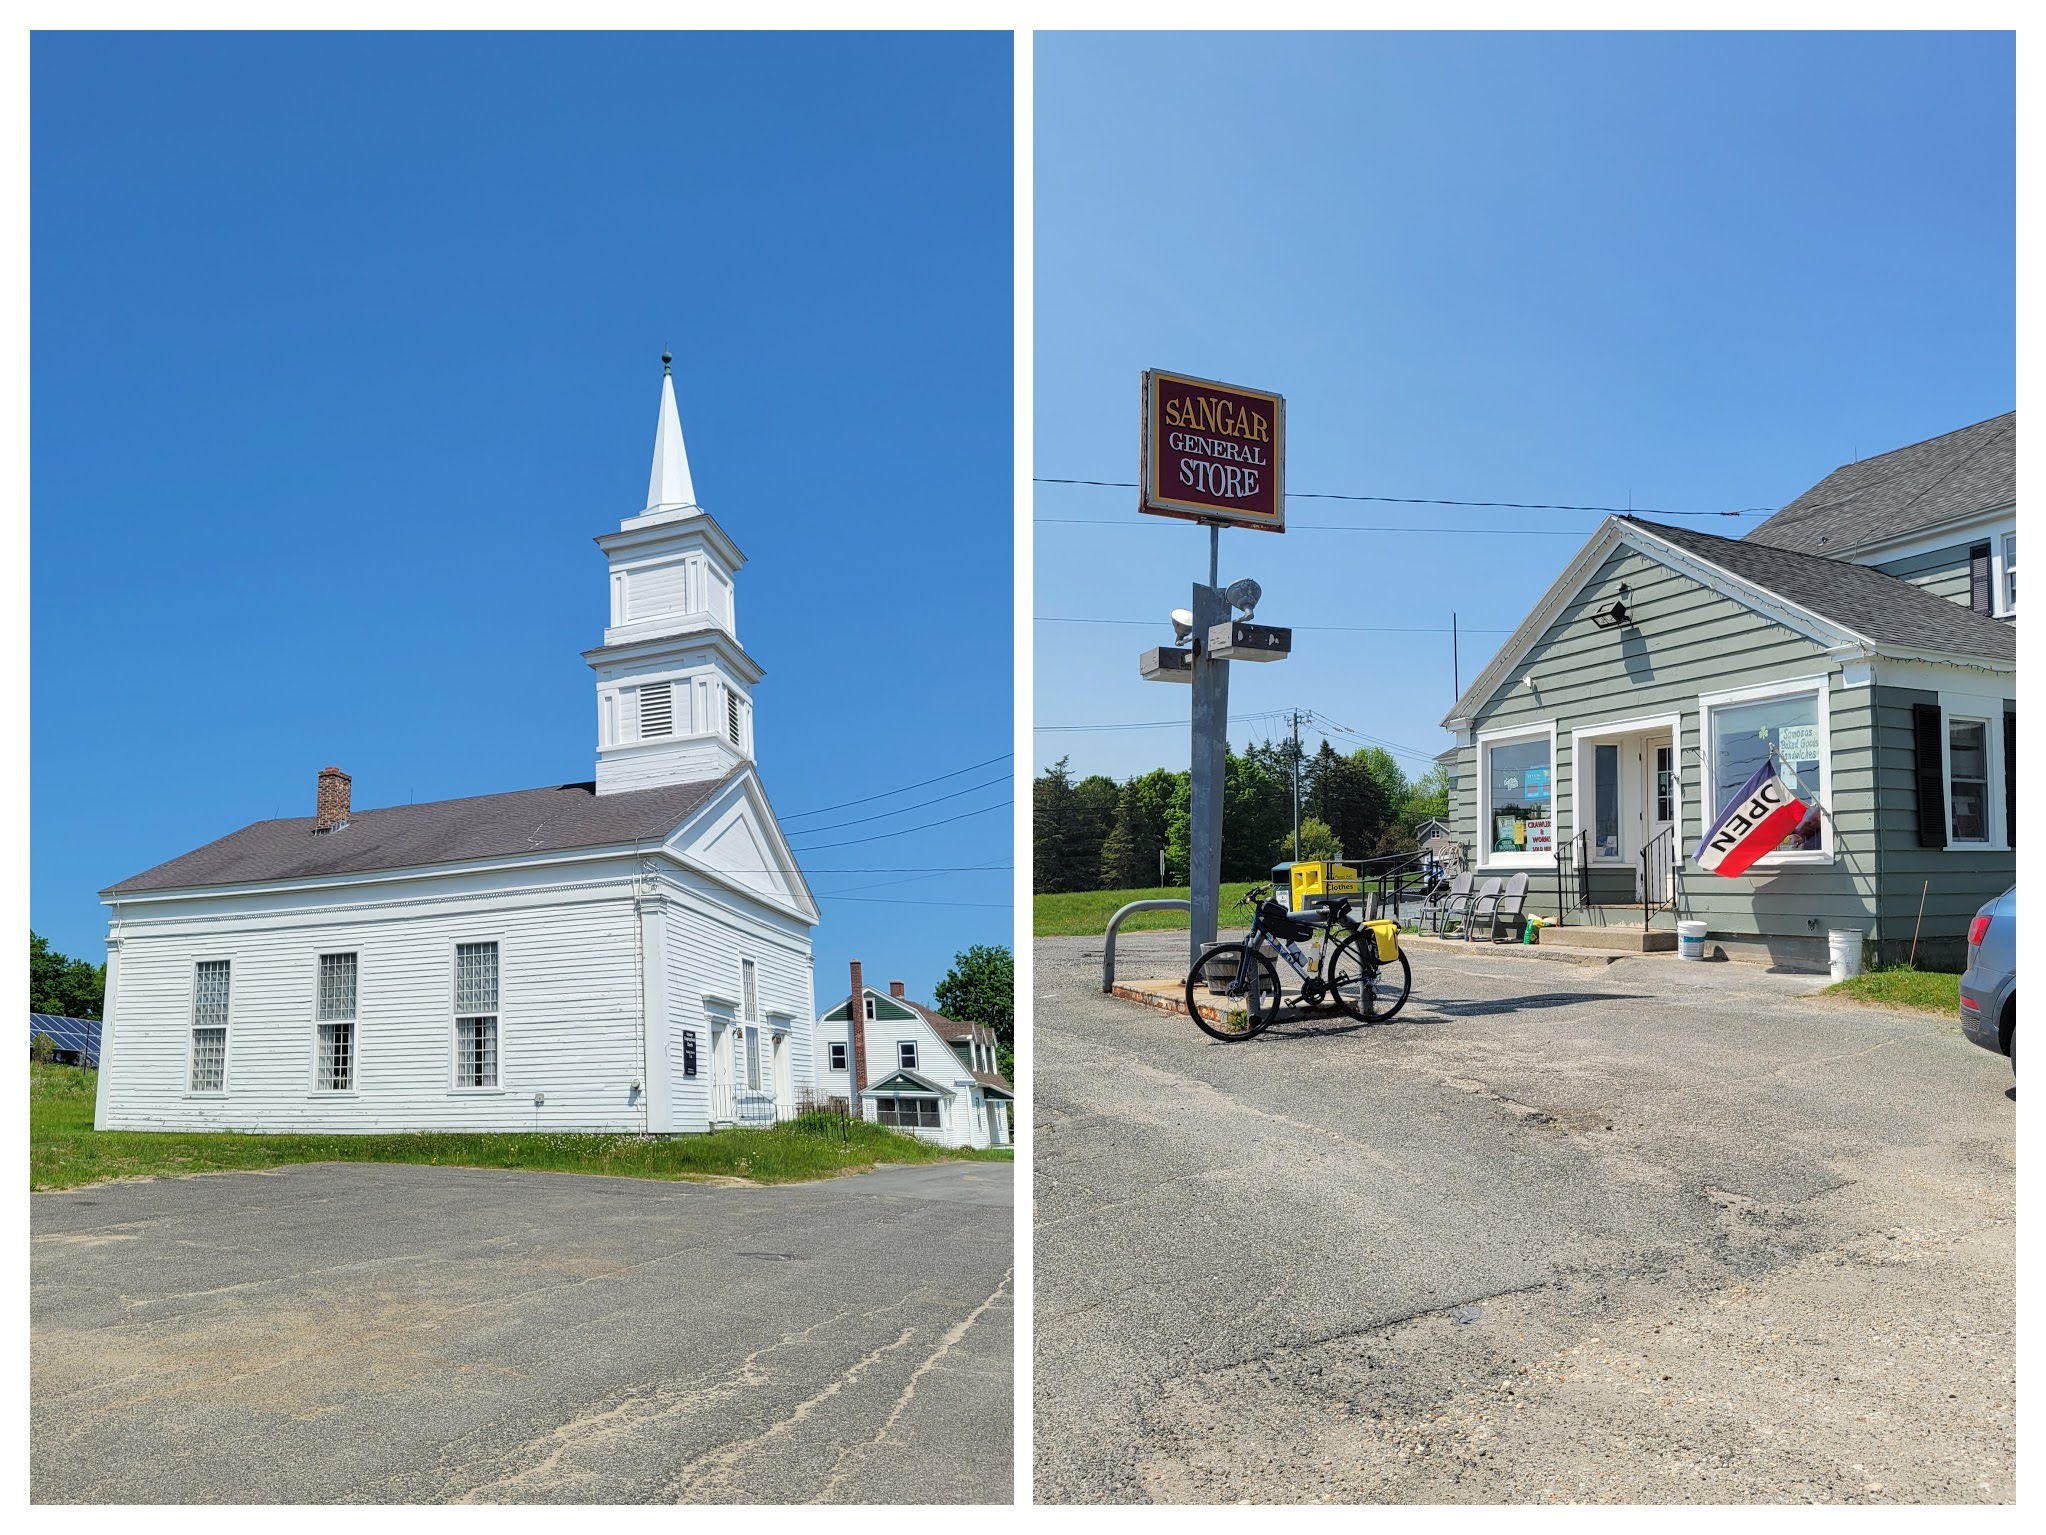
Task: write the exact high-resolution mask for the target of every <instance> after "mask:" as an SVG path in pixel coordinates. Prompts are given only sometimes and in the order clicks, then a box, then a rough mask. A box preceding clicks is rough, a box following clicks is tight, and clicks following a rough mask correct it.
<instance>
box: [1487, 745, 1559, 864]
mask: <svg viewBox="0 0 2046 1535" xmlns="http://www.w3.org/2000/svg"><path fill="white" fill-rule="evenodd" d="M1479 755H1480V756H1481V757H1482V759H1483V761H1482V763H1481V764H1480V766H1479V769H1478V786H1479V789H1480V790H1481V792H1482V796H1483V799H1484V803H1483V805H1482V806H1480V808H1479V813H1480V816H1481V825H1480V836H1481V837H1482V839H1483V840H1482V842H1481V844H1480V845H1481V846H1482V847H1483V848H1484V849H1485V852H1484V854H1483V861H1484V862H1486V863H1506V864H1510V863H1514V862H1516V861H1517V862H1522V863H1535V862H1540V861H1544V860H1547V859H1548V858H1550V857H1552V856H1553V854H1554V852H1555V846H1556V842H1555V804H1556V800H1555V793H1554V787H1553V785H1554V776H1553V768H1554V764H1553V762H1552V760H1551V759H1552V756H1553V753H1552V751H1551V749H1550V738H1549V734H1548V732H1547V730H1546V729H1545V730H1544V731H1543V733H1542V734H1541V735H1540V736H1537V737H1535V738H1533V739H1528V738H1525V737H1523V738H1522V739H1520V740H1506V741H1487V742H1484V743H1482V744H1481V747H1480V752H1479Z"/></svg>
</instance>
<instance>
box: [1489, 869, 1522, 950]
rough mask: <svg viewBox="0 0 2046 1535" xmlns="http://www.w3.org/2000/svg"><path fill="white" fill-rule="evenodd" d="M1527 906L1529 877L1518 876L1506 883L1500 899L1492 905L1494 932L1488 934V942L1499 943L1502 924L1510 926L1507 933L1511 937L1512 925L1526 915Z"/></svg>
mask: <svg viewBox="0 0 2046 1535" xmlns="http://www.w3.org/2000/svg"><path fill="white" fill-rule="evenodd" d="M1526 906H1527V876H1526V875H1525V874H1516V875H1514V876H1513V878H1511V879H1509V880H1508V881H1507V882H1506V888H1505V890H1503V891H1502V892H1500V895H1499V899H1498V900H1496V901H1494V902H1493V903H1492V930H1491V932H1490V933H1488V934H1486V939H1487V941H1488V942H1491V943H1497V942H1498V941H1499V928H1500V925H1501V924H1502V923H1505V924H1509V925H1508V926H1507V928H1506V931H1507V933H1508V934H1509V935H1511V933H1512V932H1513V929H1512V927H1511V926H1510V924H1511V923H1512V922H1514V921H1515V920H1516V919H1519V918H1522V917H1524V916H1525V915H1526V910H1525V908H1526Z"/></svg>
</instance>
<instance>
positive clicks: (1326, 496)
mask: <svg viewBox="0 0 2046 1535" xmlns="http://www.w3.org/2000/svg"><path fill="white" fill-rule="evenodd" d="M1033 483H1034V484H1038V485H1100V486H1104V487H1106V488H1108V489H1110V490H1135V489H1137V488H1138V487H1137V482H1136V481H1135V480H1071V479H1057V478H1054V477H1052V476H1050V475H1037V476H1035V477H1034V479H1033ZM1286 499H1287V500H1288V501H1376V502H1382V503H1385V504H1387V505H1391V506H1478V507H1489V508H1493V509H1497V510H1501V511H1514V512H1607V513H1611V514H1613V515H1615V516H1620V517H1761V516H1771V515H1774V513H1775V511H1776V508H1775V507H1769V506H1744V507H1740V508H1738V509H1736V510H1734V511H1730V512H1674V511H1671V510H1670V509H1669V508H1668V507H1657V506H1571V505H1565V504H1562V503H1559V502H1552V501H1458V500H1455V499H1453V498H1451V497H1448V496H1359V495H1346V494H1339V493H1338V492H1336V491H1331V490H1289V491H1287V492H1286ZM1040 520H1041V521H1046V522H1055V521H1058V520H1060V519H1057V518H1042V519H1040ZM1385 531H1388V532H1389V531H1392V530H1390V529H1387V530H1385ZM1458 531H1462V532H1478V531H1482V530H1479V529H1475V528H1473V529H1459V530H1458Z"/></svg>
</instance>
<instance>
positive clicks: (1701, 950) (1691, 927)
mask: <svg viewBox="0 0 2046 1535" xmlns="http://www.w3.org/2000/svg"><path fill="white" fill-rule="evenodd" d="M1704 957H1705V924H1704V923H1702V922H1679V923H1678V924H1677V958H1678V959H1703V958H1704Z"/></svg>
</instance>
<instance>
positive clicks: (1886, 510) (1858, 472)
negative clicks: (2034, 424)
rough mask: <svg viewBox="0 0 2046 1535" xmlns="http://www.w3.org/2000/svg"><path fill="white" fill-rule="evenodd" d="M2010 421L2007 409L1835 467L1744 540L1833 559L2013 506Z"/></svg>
mask: <svg viewBox="0 0 2046 1535" xmlns="http://www.w3.org/2000/svg"><path fill="white" fill-rule="evenodd" d="M2017 483H2018V415H2017V412H2016V411H2009V412H2006V413H2005V414H2003V415H2001V416H1993V417H1991V418H1990V419H1989V420H1987V421H1978V422H1976V423H1975V424H1974V425H1973V426H1964V427H1962V428H1961V429H1960V430H1959V431H1956V432H1947V433H1945V434H1944V435H1942V436H1939V437H1928V438H1927V439H1926V440H1925V441H1924V442H1914V443H1912V444H1911V445H1910V446H1909V447H1908V448H1897V449H1895V450H1894V451H1892V452H1889V453H1879V454H1877V455H1876V456H1875V457H1874V458H1864V459H1861V460H1860V461H1858V462H1856V463H1852V464H1842V465H1841V466H1840V467H1839V468H1838V469H1835V470H1834V471H1833V472H1832V473H1831V474H1829V475H1827V476H1826V477H1825V478H1824V479H1823V480H1821V481H1819V483H1818V484H1816V485H1814V486H1813V487H1812V488H1811V489H1810V490H1808V491H1806V492H1805V493H1804V494H1803V495H1801V496H1799V497H1798V498H1797V499H1796V500H1795V501H1793V502H1791V503H1790V504H1789V505H1788V506H1786V507H1784V508H1783V510H1782V511H1780V512H1778V513H1777V514H1776V515H1775V516H1773V517H1771V518H1770V519H1769V520H1768V521H1767V522H1765V523H1763V524H1762V525H1761V526H1760V527H1758V528H1755V529H1753V530H1751V531H1750V532H1749V534H1748V536H1747V542H1749V543H1754V544H1768V545H1770V546H1771V547H1773V548H1777V549H1798V550H1802V551H1804V552H1805V553H1806V554H1820V553H1824V554H1841V553H1844V552H1845V551H1847V550H1849V549H1854V548H1859V547H1860V546H1861V545H1863V544H1872V543H1876V542H1878V541H1880V540H1883V539H1890V538H1898V537H1901V536H1903V535H1904V534H1907V533H1915V532H1917V531H1918V530H1919V529H1921V528H1930V527H1933V526H1935V525H1937V524H1939V523H1943V522H1949V521H1952V520H1953V519H1955V518H1958V517H1967V516H1969V515H1971V514H1973V513H1976V512H1987V511H1995V510H1997V509H1999V508H2001V507H2006V506H2014V505H2016V504H2017V495H2018V492H2017Z"/></svg>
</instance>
